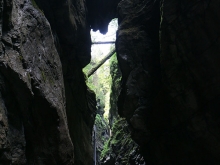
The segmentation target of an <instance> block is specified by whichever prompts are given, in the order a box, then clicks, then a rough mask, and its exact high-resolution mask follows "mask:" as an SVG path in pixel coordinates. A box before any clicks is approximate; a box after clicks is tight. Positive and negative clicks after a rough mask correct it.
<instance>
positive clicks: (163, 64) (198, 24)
mask: <svg viewBox="0 0 220 165" xmlns="http://www.w3.org/2000/svg"><path fill="white" fill-rule="evenodd" d="M117 6H118V12H117V13H116V9H117ZM219 8H220V1H218V0H204V1H196V0H192V1H187V0H182V1H172V0H164V1H161V2H160V1H159V0H134V1H129V0H123V1H118V0H112V1H106V3H103V2H102V1H100V0H87V1H83V0H69V1H66V0H59V1H58V0H0V25H1V26H0V38H1V40H0V42H1V44H0V164H4V165H9V164H28V165H32V164H37V165H46V164H48V165H51V164H76V165H91V164H93V158H92V157H93V156H92V146H91V133H92V126H93V123H94V118H95V104H96V102H95V96H94V94H93V93H92V92H90V91H88V90H87V87H86V85H85V80H84V75H83V73H82V67H83V66H85V65H86V64H88V62H89V61H90V46H91V40H90V34H89V31H90V28H93V29H100V30H101V32H102V33H105V32H106V31H107V25H108V22H109V21H110V20H111V19H112V18H114V17H115V16H116V15H118V19H119V24H120V27H119V30H118V34H117V43H116V48H117V55H118V61H119V66H120V69H121V72H122V91H121V94H120V96H119V100H118V105H119V114H120V115H121V116H123V117H125V118H126V120H127V122H128V123H129V127H131V136H132V138H133V139H134V140H135V141H136V142H137V143H138V144H139V145H140V146H141V150H142V151H141V152H142V154H143V156H144V158H145V161H146V163H147V164H149V165H163V164H164V165H176V164H178V165H186V164H189V165H203V164H204V165H207V164H212V165H219V162H220V158H219V154H220V143H219V139H220V128H219V125H220V123H219V121H220V120H219V119H220V114H219V112H218V110H219V106H220V105H219V100H220V98H219V94H220V87H219V84H220V67H219V65H218V64H219V60H220V59H219V52H220V50H219V44H220V43H219V42H220V41H219V33H220V30H219V29H220V27H219V26H220V23H219V20H220V19H219V17H220V14H219V11H218V9H219ZM74 162H75V163H74Z"/></svg>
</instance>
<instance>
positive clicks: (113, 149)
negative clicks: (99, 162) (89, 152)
mask: <svg viewBox="0 0 220 165" xmlns="http://www.w3.org/2000/svg"><path fill="white" fill-rule="evenodd" d="M137 148H138V145H137V144H136V143H135V142H134V141H133V140H132V139H131V136H130V132H129V129H128V124H127V122H126V120H125V119H124V118H119V119H118V120H116V121H115V122H114V124H113V127H112V136H111V137H110V139H109V140H108V141H106V143H105V144H104V147H103V150H102V152H101V159H103V158H104V157H108V155H114V156H115V157H119V156H120V158H121V163H122V164H124V165H128V164H129V162H128V161H129V157H130V155H131V153H132V152H133V151H134V150H136V149H137Z"/></svg>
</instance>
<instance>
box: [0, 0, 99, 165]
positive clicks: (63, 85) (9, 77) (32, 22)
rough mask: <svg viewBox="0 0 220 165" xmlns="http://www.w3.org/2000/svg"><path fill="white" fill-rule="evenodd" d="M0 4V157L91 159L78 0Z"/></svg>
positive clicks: (86, 43) (84, 33)
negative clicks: (82, 69)
mask: <svg viewBox="0 0 220 165" xmlns="http://www.w3.org/2000/svg"><path fill="white" fill-rule="evenodd" d="M0 8H1V29H0V30H1V33H0V34H1V57H0V73H1V76H0V77H1V111H0V116H1V117H0V120H1V124H0V125H1V127H0V130H1V134H0V164H4V165H6V164H28V165H31V164H39V165H40V164H73V162H74V161H75V164H77V165H81V164H83V165H90V164H92V162H93V158H92V147H91V133H92V126H93V122H94V116H95V113H94V111H95V105H96V103H95V97H94V94H92V93H91V92H89V91H87V87H86V85H85V81H84V76H83V73H82V71H81V68H82V67H83V66H85V65H86V64H87V63H88V62H89V60H90V43H91V41H90V35H89V31H90V28H89V25H88V24H87V12H86V6H85V2H83V1H80V0H79V1H69V2H66V1H49V0H48V1H41V0H36V1H34V0H31V1H29V0H21V1H20V0H19V1H18V0H13V1H9V0H5V1H3V0H2V1H1V2H0ZM61 65H62V67H61ZM73 146H74V147H73ZM74 155H75V160H74Z"/></svg>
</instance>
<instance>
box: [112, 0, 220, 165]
mask: <svg viewBox="0 0 220 165" xmlns="http://www.w3.org/2000/svg"><path fill="white" fill-rule="evenodd" d="M161 5H162V6H160V3H159V1H153V0H144V1H138V0H136V1H132V2H131V1H127V0H124V1H121V2H120V3H119V7H118V17H119V18H118V19H119V31H118V36H117V43H116V46H117V54H118V59H119V65H120V68H121V71H122V80H123V85H122V92H121V94H120V97H119V114H120V115H121V116H124V117H125V118H126V119H127V121H128V122H129V123H130V126H131V127H132V137H133V139H134V140H135V141H136V142H137V143H138V144H139V145H140V146H141V148H142V154H144V156H145V160H146V163H147V164H152V165H159V164H165V165H168V164H170V165H175V164H178V165H185V164H189V165H195V164H198V165H203V164H204V165H207V164H213V165H217V164H219V163H220V158H219V156H218V155H219V154H220V150H219V149H220V147H219V146H220V143H219V139H220V134H219V130H220V128H219V125H220V123H219V121H220V120H219V119H220V114H219V113H218V109H219V100H220V98H219V82H220V72H219V71H220V68H219V65H218V64H219V52H220V50H219V46H218V45H219V32H220V30H219V25H220V24H219V11H218V8H219V7H220V2H219V1H217V0H216V1H215V0H213V1H209V0H207V1H186V0H184V1H172V0H165V1H162V2H161ZM160 9H161V10H160ZM160 19H161V24H159V23H160ZM159 27H160V30H159ZM159 34H160V37H159Z"/></svg>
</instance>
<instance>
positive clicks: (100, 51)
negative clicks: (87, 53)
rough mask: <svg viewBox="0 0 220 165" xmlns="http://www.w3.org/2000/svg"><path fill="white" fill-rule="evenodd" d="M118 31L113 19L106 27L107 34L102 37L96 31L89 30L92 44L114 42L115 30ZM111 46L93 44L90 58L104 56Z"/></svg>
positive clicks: (116, 23) (115, 20) (116, 21)
mask: <svg viewBox="0 0 220 165" xmlns="http://www.w3.org/2000/svg"><path fill="white" fill-rule="evenodd" d="M117 29H118V20H117V19H113V20H112V21H111V22H110V23H109V25H108V32H107V33H106V34H105V35H103V34H101V33H100V32H99V30H98V31H96V32H94V31H93V30H91V38H92V42H94V41H96V42H97V41H115V39H116V30H117ZM111 46H112V44H94V45H92V52H91V54H92V57H93V56H103V57H104V56H106V55H107V54H108V53H109V51H110V47H111Z"/></svg>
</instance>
